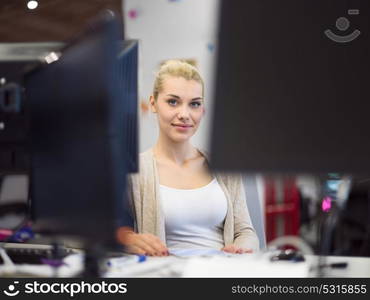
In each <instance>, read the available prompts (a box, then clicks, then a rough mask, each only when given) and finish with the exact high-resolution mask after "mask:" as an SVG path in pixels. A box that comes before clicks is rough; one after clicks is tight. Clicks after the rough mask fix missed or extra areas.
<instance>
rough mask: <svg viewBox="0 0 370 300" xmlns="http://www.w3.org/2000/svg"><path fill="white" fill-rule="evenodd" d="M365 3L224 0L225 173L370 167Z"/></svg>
mask: <svg viewBox="0 0 370 300" xmlns="http://www.w3.org/2000/svg"><path fill="white" fill-rule="evenodd" d="M369 9H370V3H369V1H366V0H353V1H346V0H336V1H332V0H324V1H312V0H283V1H274V0H265V1H260V0H249V1H243V0H234V1H222V3H221V7H220V27H219V34H218V52H217V66H216V80H215V104H214V112H213V128H212V133H211V136H212V137H211V143H210V149H211V160H212V165H213V167H214V168H215V169H217V170H229V171H247V172H275V173H287V172H290V173H316V174H318V173H319V174H325V173H327V172H338V173H347V174H348V173H361V174H369V173H370V155H369V153H370V139H369V138H368V135H369V129H370V125H369V121H368V119H369V117H368V115H369V111H370V101H369V99H370V85H369V84H368V78H370V68H369V65H370V58H369V55H368V54H369V45H370V34H369V14H370V10H369Z"/></svg>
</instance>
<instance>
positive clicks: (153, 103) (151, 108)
mask: <svg viewBox="0 0 370 300" xmlns="http://www.w3.org/2000/svg"><path fill="white" fill-rule="evenodd" d="M149 104H150V110H151V111H152V113H156V112H157V110H156V108H155V99H154V96H153V95H151V96H150V98H149Z"/></svg>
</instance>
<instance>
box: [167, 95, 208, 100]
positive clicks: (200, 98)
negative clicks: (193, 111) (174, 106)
mask: <svg viewBox="0 0 370 300" xmlns="http://www.w3.org/2000/svg"><path fill="white" fill-rule="evenodd" d="M167 96H170V97H174V98H177V99H181V97H179V96H177V95H173V94H167ZM202 99H203V98H202V97H196V98H193V99H191V101H194V100H202Z"/></svg>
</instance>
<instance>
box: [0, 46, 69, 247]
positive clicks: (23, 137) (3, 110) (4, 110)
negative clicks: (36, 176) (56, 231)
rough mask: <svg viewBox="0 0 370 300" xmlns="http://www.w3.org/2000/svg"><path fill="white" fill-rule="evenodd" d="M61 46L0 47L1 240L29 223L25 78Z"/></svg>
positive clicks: (28, 156)
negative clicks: (44, 57) (2, 233)
mask: <svg viewBox="0 0 370 300" xmlns="http://www.w3.org/2000/svg"><path fill="white" fill-rule="evenodd" d="M61 46H62V43H56V42H54V43H0V229H2V230H3V231H4V232H5V234H4V235H2V236H1V238H0V240H6V239H7V237H10V239H9V240H11V241H14V240H18V238H17V237H15V236H12V235H11V232H12V231H17V230H18V229H19V228H21V227H23V226H24V224H25V222H26V221H27V220H28V213H29V206H30V202H29V197H28V194H29V193H28V186H29V184H28V182H29V173H30V159H31V158H30V144H29V134H28V112H27V110H26V106H25V104H26V101H25V92H24V74H25V73H26V72H27V71H28V70H30V69H31V68H34V67H35V66H37V65H39V64H40V63H41V62H40V57H43V56H45V55H46V54H47V53H50V52H51V51H56V50H57V49H59V48H60V47H61Z"/></svg>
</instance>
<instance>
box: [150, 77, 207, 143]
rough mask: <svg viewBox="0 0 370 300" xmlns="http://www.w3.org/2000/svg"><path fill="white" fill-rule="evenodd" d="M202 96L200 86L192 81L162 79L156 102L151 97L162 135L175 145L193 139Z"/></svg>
mask: <svg viewBox="0 0 370 300" xmlns="http://www.w3.org/2000/svg"><path fill="white" fill-rule="evenodd" d="M202 94H203V88H202V85H201V84H200V83H199V82H197V81H195V80H186V79H185V78H182V77H167V78H165V80H164V82H163V88H162V91H161V92H160V93H159V94H158V98H157V101H155V100H154V97H153V96H151V97H150V103H151V109H152V111H153V112H155V113H157V115H158V123H159V129H160V131H161V133H162V134H164V135H166V136H167V137H168V138H169V139H171V140H172V141H174V142H184V141H186V140H188V139H189V138H190V137H191V136H193V135H194V133H195V132H196V131H197V129H198V127H199V124H200V121H201V119H202V117H203V115H204V111H205V110H204V103H203V97H202Z"/></svg>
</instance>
